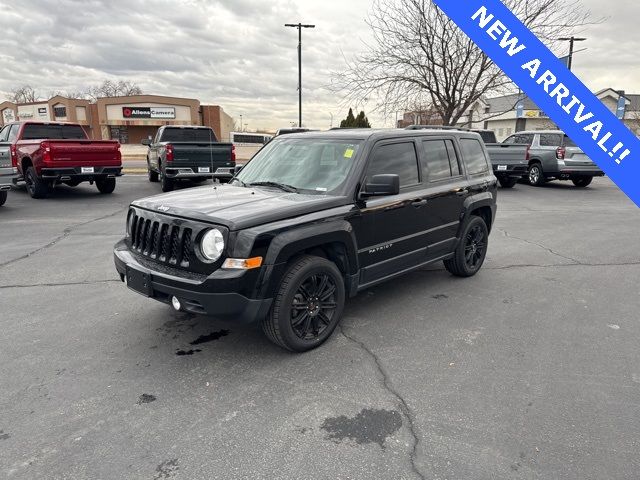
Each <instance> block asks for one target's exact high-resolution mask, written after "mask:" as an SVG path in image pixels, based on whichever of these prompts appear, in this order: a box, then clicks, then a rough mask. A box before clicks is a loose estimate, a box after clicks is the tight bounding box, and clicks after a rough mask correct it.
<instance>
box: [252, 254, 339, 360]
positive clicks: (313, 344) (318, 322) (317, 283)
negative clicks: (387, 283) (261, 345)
mask: <svg viewBox="0 0 640 480" xmlns="http://www.w3.org/2000/svg"><path fill="white" fill-rule="evenodd" d="M345 296H346V294H345V287H344V280H343V278H342V274H341V273H340V270H338V267H336V265H335V264H334V263H332V262H330V261H329V260H327V259H325V258H322V257H315V256H310V255H305V256H303V257H300V258H298V259H297V260H294V261H293V262H292V263H291V264H290V266H289V268H288V269H287V271H286V272H285V274H284V276H283V277H282V281H281V282H280V286H279V287H278V291H277V293H276V296H275V299H274V301H273V305H272V307H271V311H270V312H269V314H268V315H267V317H266V318H264V319H263V321H262V330H263V331H264V333H265V334H266V335H267V337H268V338H269V340H271V341H272V342H273V343H275V344H276V345H279V346H280V347H282V348H285V349H287V350H290V351H292V352H306V351H308V350H312V349H314V348H317V347H319V346H320V345H322V344H323V343H324V342H325V341H326V340H327V339H328V338H329V337H330V336H331V334H332V333H333V331H334V330H335V329H336V327H337V326H338V323H339V322H340V319H341V317H342V311H343V309H344V303H345Z"/></svg>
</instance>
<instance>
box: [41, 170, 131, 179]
mask: <svg viewBox="0 0 640 480" xmlns="http://www.w3.org/2000/svg"><path fill="white" fill-rule="evenodd" d="M91 168H93V172H89V171H83V167H73V168H42V169H41V170H40V176H41V177H42V178H43V179H45V180H55V181H61V182H64V181H68V180H77V181H80V182H88V181H90V180H99V179H101V178H115V177H120V176H122V167H91Z"/></svg>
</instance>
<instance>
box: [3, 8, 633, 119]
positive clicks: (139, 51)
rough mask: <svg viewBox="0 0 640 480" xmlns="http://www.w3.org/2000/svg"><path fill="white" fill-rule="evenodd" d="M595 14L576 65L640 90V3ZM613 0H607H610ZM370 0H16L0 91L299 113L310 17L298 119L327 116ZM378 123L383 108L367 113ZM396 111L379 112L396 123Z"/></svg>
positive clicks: (589, 74)
mask: <svg viewBox="0 0 640 480" xmlns="http://www.w3.org/2000/svg"><path fill="white" fill-rule="evenodd" d="M584 4H585V5H587V6H588V7H589V8H591V9H592V10H593V12H594V14H595V15H610V17H611V18H610V19H609V20H608V21H607V23H605V24H603V25H597V26H593V27H589V28H588V29H586V31H585V32H583V33H584V35H585V36H586V37H589V42H585V44H584V46H585V47H588V48H589V52H588V53H587V54H578V55H577V56H576V59H575V62H574V65H575V72H576V74H577V75H578V76H579V77H580V78H582V79H583V80H584V81H585V82H586V83H587V84H588V85H589V86H590V87H591V88H593V89H599V88H604V87H607V86H612V87H614V88H618V89H626V90H627V91H628V92H638V93H640V71H639V69H640V63H639V62H638V61H637V60H636V53H635V52H637V50H638V47H640V33H638V30H637V29H636V28H635V27H636V26H635V21H636V20H635V19H636V17H637V16H638V13H640V6H639V5H638V4H637V3H636V2H635V1H631V0H622V1H620V0H618V1H616V2H609V3H607V4H606V5H604V4H603V3H602V2H601V1H600V0H597V1H596V0H584ZM612 4H613V5H612ZM371 7H372V1H371V0H351V1H348V2H345V1H337V0H325V1H315V0H314V1H311V0H305V1H302V0H299V1H290V0H272V1H271V2H264V1H258V0H179V1H176V0H173V1H169V0H126V1H125V0H113V1H110V2H103V1H98V0H88V1H87V0H58V1H55V2H53V1H51V0H21V1H20V2H12V3H10V4H9V3H6V4H5V5H3V8H2V9H0V31H1V32H2V34H1V36H0V62H1V63H2V66H3V75H2V76H1V78H0V94H4V95H6V94H7V93H8V92H9V91H10V90H11V89H12V88H13V87H15V86H17V85H20V84H23V83H29V84H31V85H32V86H34V87H36V88H37V90H38V91H40V92H41V94H42V95H43V96H44V95H47V93H48V92H51V91H56V90H62V91H76V90H79V89H82V88H83V87H86V86H87V85H91V84H96V83H99V82H101V81H102V80H103V79H105V78H113V79H118V78H123V79H127V80H133V81H135V82H136V83H138V84H140V85H141V86H142V88H143V90H144V91H145V92H146V93H154V94H160V95H176V96H185V97H192V98H198V99H200V100H201V101H202V102H203V103H211V104H218V105H221V106H222V107H223V108H224V109H225V111H226V112H227V113H229V114H230V115H232V116H234V117H236V118H237V117H238V116H239V115H240V114H242V115H243V116H244V119H245V122H247V123H249V128H257V127H262V128H278V127H282V126H288V125H289V122H290V121H295V120H297V108H298V106H297V98H298V97H297V90H296V89H297V51H296V48H297V32H296V30H294V29H290V28H285V27H284V24H285V23H297V22H298V21H302V22H303V23H315V24H316V25H317V27H316V28H315V29H313V30H305V31H304V32H303V47H304V48H303V56H304V68H303V76H304V78H303V84H304V90H303V94H304V116H305V123H306V124H308V125H310V126H314V127H318V128H326V127H328V126H329V122H330V114H333V115H334V125H335V124H337V122H338V121H339V120H340V119H341V118H342V117H344V116H345V114H346V111H345V110H346V109H345V108H344V107H342V106H341V103H342V99H341V98H340V96H339V95H336V94H334V93H332V92H330V91H329V90H328V89H327V88H326V85H328V84H329V83H330V73H331V71H332V70H340V69H342V68H343V67H344V58H343V55H344V56H345V57H346V58H347V59H350V58H352V57H353V55H354V54H356V53H357V52H358V51H360V50H361V49H362V48H363V45H362V42H363V41H366V40H368V39H369V38H370V34H369V29H368V27H367V25H366V23H365V17H366V15H367V14H368V12H369V10H370V9H371ZM370 117H372V119H373V121H374V126H385V120H384V119H381V118H379V117H377V116H376V115H370ZM392 124H393V119H388V120H386V126H391V125H392Z"/></svg>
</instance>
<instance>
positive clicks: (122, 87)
mask: <svg viewBox="0 0 640 480" xmlns="http://www.w3.org/2000/svg"><path fill="white" fill-rule="evenodd" d="M87 95H88V96H89V97H91V98H92V99H94V100H95V99H96V98H101V97H126V96H129V95H142V89H141V88H140V87H139V86H138V85H137V84H136V83H134V82H131V81H128V80H119V81H117V82H114V81H112V80H105V81H104V82H102V83H101V84H100V85H95V86H93V87H90V88H89V89H88V91H87Z"/></svg>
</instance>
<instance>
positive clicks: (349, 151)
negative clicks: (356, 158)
mask: <svg viewBox="0 0 640 480" xmlns="http://www.w3.org/2000/svg"><path fill="white" fill-rule="evenodd" d="M353 153H354V150H353V148H347V149H346V150H345V151H344V158H351V157H353Z"/></svg>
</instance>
